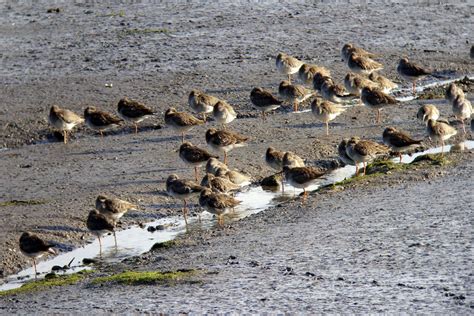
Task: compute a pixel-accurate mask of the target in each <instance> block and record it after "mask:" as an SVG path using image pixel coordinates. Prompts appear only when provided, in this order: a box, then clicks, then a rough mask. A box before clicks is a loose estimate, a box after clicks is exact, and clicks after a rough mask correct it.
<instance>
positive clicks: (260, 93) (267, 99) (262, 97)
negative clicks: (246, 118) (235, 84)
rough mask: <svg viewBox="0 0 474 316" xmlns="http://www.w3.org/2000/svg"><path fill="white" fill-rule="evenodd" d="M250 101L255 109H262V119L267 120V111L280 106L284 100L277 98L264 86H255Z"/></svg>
mask: <svg viewBox="0 0 474 316" xmlns="http://www.w3.org/2000/svg"><path fill="white" fill-rule="evenodd" d="M250 101H251V102H252V105H253V107H254V108H255V109H257V110H259V111H262V120H264V121H265V112H268V111H272V110H275V109H277V108H279V107H280V105H281V104H282V101H280V100H278V99H277V98H275V97H274V96H273V95H272V94H271V93H270V92H269V91H266V90H263V89H262V88H259V87H257V88H253V89H252V91H251V92H250Z"/></svg>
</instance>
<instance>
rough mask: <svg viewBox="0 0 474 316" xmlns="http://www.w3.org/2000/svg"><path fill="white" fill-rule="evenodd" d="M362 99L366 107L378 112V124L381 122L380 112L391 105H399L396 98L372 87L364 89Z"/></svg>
mask: <svg viewBox="0 0 474 316" xmlns="http://www.w3.org/2000/svg"><path fill="white" fill-rule="evenodd" d="M360 97H361V99H362V102H363V103H364V104H365V105H366V106H368V107H369V108H372V109H374V110H377V117H376V122H377V123H378V124H380V122H381V115H380V110H381V109H382V108H384V107H387V106H389V105H392V104H397V103H398V101H397V100H396V99H395V98H394V97H392V96H390V95H388V94H385V93H383V92H382V91H380V90H378V89H373V88H370V87H365V88H363V89H362V92H361V95H360Z"/></svg>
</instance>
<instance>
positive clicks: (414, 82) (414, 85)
mask: <svg viewBox="0 0 474 316" xmlns="http://www.w3.org/2000/svg"><path fill="white" fill-rule="evenodd" d="M413 95H416V80H415V81H413Z"/></svg>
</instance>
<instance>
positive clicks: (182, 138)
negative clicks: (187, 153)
mask: <svg viewBox="0 0 474 316" xmlns="http://www.w3.org/2000/svg"><path fill="white" fill-rule="evenodd" d="M181 143H184V132H182V133H181Z"/></svg>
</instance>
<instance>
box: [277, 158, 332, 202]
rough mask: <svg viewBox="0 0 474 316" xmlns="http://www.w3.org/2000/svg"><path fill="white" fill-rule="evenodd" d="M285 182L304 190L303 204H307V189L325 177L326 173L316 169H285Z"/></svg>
mask: <svg viewBox="0 0 474 316" xmlns="http://www.w3.org/2000/svg"><path fill="white" fill-rule="evenodd" d="M283 173H284V175H285V180H286V181H287V182H288V183H289V184H290V185H292V186H293V187H295V188H299V189H303V203H304V202H305V200H306V198H307V196H308V192H307V191H306V188H307V187H309V186H311V185H312V184H314V183H315V182H316V181H317V180H318V179H320V178H321V177H323V176H324V175H325V174H326V172H325V171H324V170H321V169H319V168H314V167H294V168H290V167H289V166H284V167H283Z"/></svg>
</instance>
